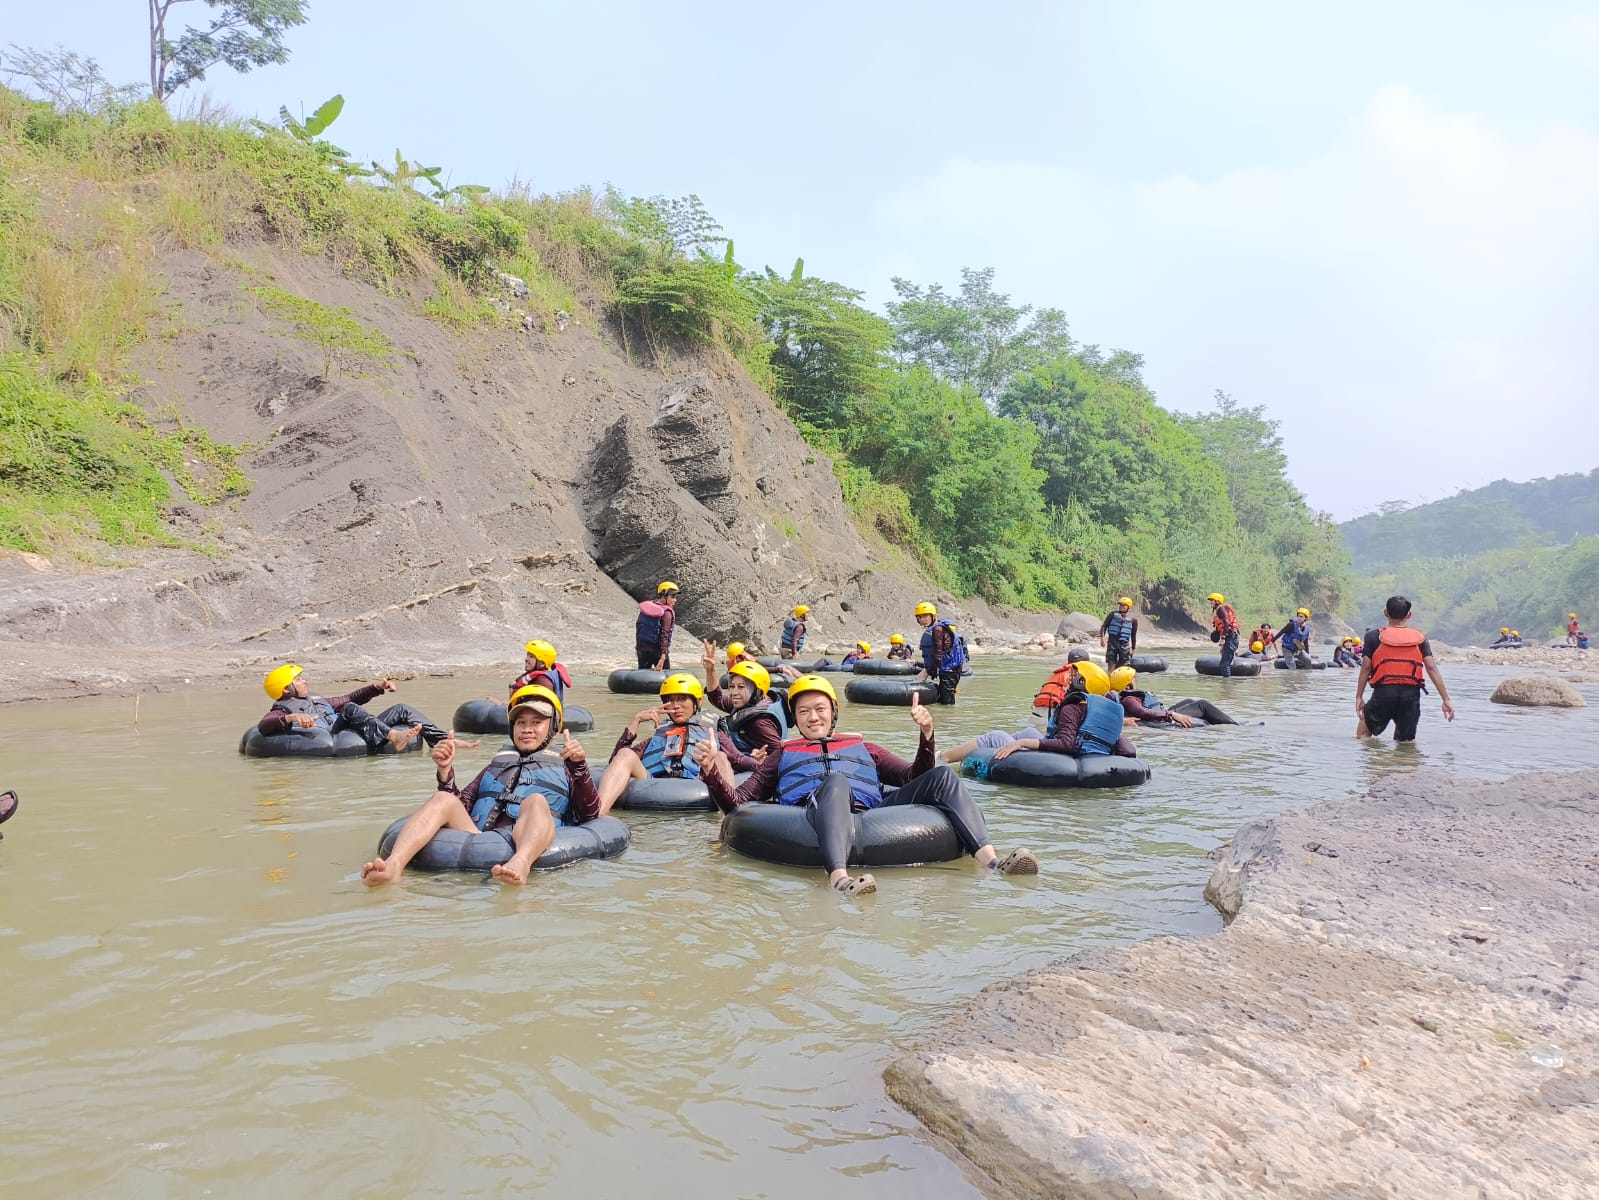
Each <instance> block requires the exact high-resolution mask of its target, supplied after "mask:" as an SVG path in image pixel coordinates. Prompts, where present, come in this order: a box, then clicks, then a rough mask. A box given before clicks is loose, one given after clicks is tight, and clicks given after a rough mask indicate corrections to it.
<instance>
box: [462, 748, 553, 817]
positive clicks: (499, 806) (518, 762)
mask: <svg viewBox="0 0 1599 1200" xmlns="http://www.w3.org/2000/svg"><path fill="white" fill-rule="evenodd" d="M534 792H538V793H539V794H540V795H542V796H543V797H544V798H545V799H546V800H548V801H549V802H550V812H551V814H552V815H553V816H554V817H555V819H556V820H557V821H564V820H565V819H566V813H567V809H568V808H569V807H570V806H571V801H572V789H571V784H570V783H569V782H568V781H567V777H566V763H564V762H562V761H561V756H560V755H559V754H553V753H551V752H550V751H548V750H538V751H535V752H534V753H532V754H529V755H526V756H523V755H521V754H519V753H517V752H516V751H515V750H501V751H500V752H499V753H498V754H496V755H495V756H494V757H493V758H492V759H490V760H489V766H488V770H486V771H485V772H484V773H483V777H482V778H481V779H479V780H478V782H477V798H476V799H475V800H474V801H473V802H472V824H474V825H476V826H477V827H478V828H479V829H481V830H484V831H485V832H487V831H488V830H490V829H492V828H493V827H494V826H495V825H496V824H498V823H499V820H500V818H501V817H502V816H504V817H509V818H510V819H511V820H513V821H514V820H516V819H517V817H519V816H521V815H522V801H523V800H525V799H527V798H528V797H529V796H530V795H532V794H533V793H534Z"/></svg>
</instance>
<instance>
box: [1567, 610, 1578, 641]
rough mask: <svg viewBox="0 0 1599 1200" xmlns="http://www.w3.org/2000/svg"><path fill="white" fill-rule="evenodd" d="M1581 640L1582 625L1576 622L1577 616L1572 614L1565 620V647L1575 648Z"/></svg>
mask: <svg viewBox="0 0 1599 1200" xmlns="http://www.w3.org/2000/svg"><path fill="white" fill-rule="evenodd" d="M1581 640H1582V625H1581V623H1580V622H1579V621H1578V620H1577V614H1576V613H1572V614H1571V615H1570V616H1568V617H1567V618H1566V645H1568V646H1575V645H1576V644H1577V643H1578V642H1579V641H1581Z"/></svg>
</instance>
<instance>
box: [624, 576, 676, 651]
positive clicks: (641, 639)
mask: <svg viewBox="0 0 1599 1200" xmlns="http://www.w3.org/2000/svg"><path fill="white" fill-rule="evenodd" d="M676 623H677V584H675V583H673V582H672V581H671V580H670V579H666V580H662V581H661V583H660V584H658V585H657V586H656V588H655V599H653V600H640V601H639V606H638V624H637V627H636V628H635V630H634V633H633V640H634V642H635V646H634V649H635V650H636V651H637V652H638V669H639V670H640V671H670V670H671V669H672V626H673V625H675V624H676Z"/></svg>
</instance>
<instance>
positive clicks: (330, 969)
mask: <svg viewBox="0 0 1599 1200" xmlns="http://www.w3.org/2000/svg"><path fill="white" fill-rule="evenodd" d="M1051 665H1053V664H1052V663H1050V662H1046V661H1044V660H1029V661H1028V662H1026V663H1021V662H1015V661H1012V662H1003V663H995V662H988V661H980V663H979V672H980V673H979V674H978V675H977V676H975V677H974V678H972V679H971V680H969V681H968V683H967V687H966V689H965V691H964V693H963V696H962V703H961V704H960V706H959V707H958V708H956V709H955V710H954V711H953V712H949V711H945V710H938V709H935V710H934V712H935V718H936V720H937V721H938V724H939V729H940V736H941V739H942V740H943V741H944V743H945V744H951V743H952V741H953V740H958V738H960V737H966V736H971V735H973V734H976V733H980V732H982V731H984V730H986V729H989V728H992V727H1005V728H1012V727H1014V726H1016V725H1017V724H1018V723H1020V721H1019V718H1022V717H1024V716H1025V713H1026V710H1027V707H1028V702H1029V699H1030V696H1031V693H1032V691H1033V690H1034V688H1035V686H1036V685H1037V683H1038V682H1040V681H1041V679H1042V678H1043V676H1044V675H1045V674H1047V671H1048V668H1049V667H1050V666H1051ZM1173 668H1174V669H1173V670H1172V671H1171V672H1169V673H1167V674H1166V675H1164V676H1160V677H1154V676H1151V677H1148V678H1147V679H1146V682H1147V683H1149V684H1151V685H1153V686H1155V687H1156V689H1157V690H1158V691H1160V692H1161V693H1162V694H1163V695H1164V696H1165V697H1166V698H1167V699H1169V700H1170V699H1176V698H1178V697H1180V696H1184V695H1203V696H1208V697H1210V698H1212V699H1214V700H1216V701H1217V702H1218V703H1220V704H1222V705H1223V707H1225V708H1227V709H1229V710H1230V711H1232V712H1233V713H1234V715H1236V716H1237V717H1238V718H1239V719H1240V720H1246V719H1247V720H1253V721H1264V722H1266V723H1265V724H1264V725H1263V726H1251V727H1245V728H1240V729H1213V730H1205V731H1193V732H1187V733H1184V732H1158V731H1148V732H1143V733H1140V734H1139V735H1138V743H1139V750H1140V753H1141V755H1143V756H1144V757H1146V758H1148V759H1150V760H1151V761H1152V762H1153V763H1154V764H1155V767H1156V772H1155V777H1154V779H1153V780H1152V781H1151V782H1150V783H1149V784H1148V785H1147V786H1145V787H1143V788H1141V789H1135V790H1130V791H1119V792H1079V793H1075V794H1066V795H1064V796H1045V795H1041V794H1038V793H1029V792H1026V791H1021V790H1009V789H1003V788H996V787H992V786H989V785H986V784H978V785H974V787H975V790H976V791H977V793H978V795H979V798H980V800H981V802H982V804H983V806H984V808H985V810H986V812H987V814H988V817H989V823H990V826H991V829H992V831H993V834H994V837H995V841H996V844H997V845H998V846H999V847H1000V850H1001V852H1002V853H1003V852H1004V850H1005V849H1007V848H1009V847H1012V846H1016V845H1020V844H1025V845H1029V846H1031V847H1032V848H1033V849H1034V850H1036V851H1037V852H1038V853H1039V856H1040V858H1041V859H1042V862H1043V870H1044V873H1043V874H1042V875H1041V876H1040V877H1039V878H1038V879H1037V880H1036V881H1022V882H1013V881H1009V880H1001V879H980V878H978V877H977V875H976V872H975V869H974V868H973V867H972V865H971V862H970V860H966V861H965V862H962V863H960V864H948V865H944V866H939V867H931V868H926V869H921V870H914V871H893V870H887V871H879V872H877V874H878V879H879V883H880V885H881V886H882V891H881V892H880V893H879V894H878V895H877V896H876V897H872V898H865V899H862V900H860V901H851V900H847V899H843V898H840V897H838V896H836V895H834V894H833V893H831V892H829V891H828V890H826V888H825V887H824V886H823V884H822V876H821V872H819V871H814V872H804V871H791V870H786V869H782V868H775V867H768V866H766V865H763V864H760V863H756V862H752V861H750V860H747V859H742V858H740V857H738V856H736V855H734V854H731V853H730V852H728V851H726V850H725V849H723V848H721V847H719V846H718V845H716V844H715V833H716V823H715V821H714V819H713V818H711V817H710V816H704V817H695V816H683V817H672V816H643V817H629V818H628V819H629V823H630V824H631V826H632V828H633V838H634V841H633V848H632V849H631V850H630V851H629V852H628V853H627V854H626V855H624V856H623V857H621V858H620V859H617V860H615V861H613V862H609V863H585V864H580V865H578V866H576V867H574V868H571V869H569V870H565V871H560V872H554V873H550V874H541V875H538V876H536V877H535V878H534V880H533V881H532V882H531V883H530V884H529V886H528V887H526V888H525V889H521V890H516V889H504V888H501V887H499V886H497V885H494V884H489V883H486V882H484V881H483V880H481V879H479V878H476V877H463V876H451V877H429V876H424V875H415V874H413V875H411V876H410V877H409V879H408V882H407V883H406V884H404V885H403V886H402V887H400V888H398V889H395V888H390V889H385V890H381V891H379V892H377V893H370V892H368V891H367V889H365V888H363V887H362V886H361V885H360V883H359V882H358V879H357V876H356V871H357V869H358V868H359V866H360V864H361V863H362V862H364V861H365V860H366V859H367V858H369V857H370V856H371V854H372V850H373V847H374V845H375V843H376V839H377V836H378V834H379V832H380V831H381V830H382V829H383V828H384V826H385V825H386V824H387V823H388V822H389V821H390V820H392V819H393V818H394V817H395V816H397V815H401V814H403V813H405V812H407V811H409V810H410V809H412V808H415V807H416V805H417V804H418V803H420V801H421V800H422V799H423V798H425V796H426V795H427V793H428V791H429V783H430V778H431V777H430V768H431V764H430V763H429V762H428V761H427V759H426V758H425V757H424V756H421V755H416V756H410V757H406V758H404V759H379V760H370V761H356V762H322V763H302V762H281V761H280V762H273V761H251V760H244V759H241V758H240V757H239V756H238V755H237V753H236V752H235V749H234V748H235V746H236V744H237V740H238V736H239V733H240V732H241V731H242V729H243V728H244V727H245V726H246V725H247V724H248V723H249V722H250V721H251V720H253V719H254V718H255V717H257V716H259V714H260V711H261V706H262V705H261V702H262V697H261V696H260V693H259V691H257V690H256V689H254V688H253V687H251V686H242V685H241V687H240V688H239V689H238V690H237V691H236V692H235V693H231V694H227V695H214V694H193V695H187V696H146V697H144V698H143V702H142V704H141V705H140V708H139V718H140V719H139V724H138V726H137V727H135V726H134V723H133V716H134V706H133V702H132V701H131V700H120V699H95V700H86V701H78V702H73V703H70V704H57V705H50V706H43V707H34V708H30V709H21V708H18V707H16V706H12V707H9V708H7V709H5V710H4V720H5V726H4V732H3V733H0V781H3V782H0V786H5V787H16V788H18V789H19V791H20V792H21V793H22V797H23V808H22V811H21V813H20V815H19V816H18V818H17V820H15V821H14V822H12V823H11V824H9V825H7V826H6V829H5V832H6V834H7V836H6V838H5V840H4V842H3V843H0V995H3V997H4V1009H3V1015H0V1145H3V1147H4V1149H3V1152H0V1190H3V1192H4V1194H5V1195H7V1196H35V1195H76V1194H83V1193H95V1194H103V1195H116V1196H126V1197H142V1196H151V1197H156V1196H161V1197H165V1196H190V1195H206V1194H215V1195H227V1196H244V1195H263V1196H265V1195H271V1196H282V1195H310V1194H315V1195H321V1196H368V1195H374V1194H378V1193H380V1192H391V1193H394V1194H397V1195H407V1196H412V1195H469V1194H495V1195H498V1194H513V1193H514V1194H527V1193H530V1192H532V1191H534V1190H540V1189H547V1194H551V1195H576V1194H587V1195H594V1196H611V1195H617V1194H620V1193H622V1192H624V1191H625V1192H628V1193H631V1194H634V1195H640V1196H668V1195H681V1194H684V1193H687V1192H689V1191H690V1190H691V1189H693V1190H697V1191H699V1192H701V1193H703V1194H705V1195H708V1196H735V1195H736V1196H769V1197H811V1196H814V1195H815V1194H816V1193H817V1189H818V1188H824V1187H825V1188H827V1189H828V1195H829V1196H830V1197H844V1196H861V1197H867V1196H870V1197H873V1198H880V1197H901V1196H903V1197H910V1196H913V1195H915V1196H929V1195H934V1196H951V1195H976V1194H977V1193H976V1192H975V1190H974V1189H972V1187H971V1186H970V1184H969V1183H967V1182H966V1181H965V1180H964V1179H963V1177H962V1175H961V1172H960V1169H959V1167H957V1166H956V1165H955V1164H954V1163H952V1162H951V1161H950V1160H948V1159H947V1158H945V1157H944V1155H943V1154H942V1153H941V1152H939V1151H938V1150H937V1149H936V1148H934V1147H932V1146H930V1145H929V1144H928V1143H926V1141H925V1140H923V1139H922V1137H921V1136H920V1135H919V1133H918V1132H917V1130H916V1127H915V1124H914V1122H913V1121H912V1120H911V1119H910V1118H909V1117H907V1116H906V1115H905V1114H904V1113H902V1112H900V1111H899V1110H898V1109H897V1108H895V1107H894V1106H893V1105H892V1104H891V1103H889V1102H888V1101H887V1100H886V1099H885V1098H884V1096H883V1092H882V1085H881V1080H880V1073H881V1070H882V1067H883V1065H884V1064H885V1062H886V1061H887V1059H888V1057H889V1056H890V1055H891V1053H892V1047H893V1045H894V1044H896V1043H902V1042H906V1041H909V1040H913V1039H916V1038H919V1037H921V1036H923V1035H925V1034H926V1033H927V1032H928V1031H929V1030H930V1029H931V1028H932V1027H933V1026H934V1025H935V1024H936V1022H937V1021H938V1020H939V1019H940V1018H941V1017H943V1016H944V1015H946V1014H947V1013H949V1012H950V1011H951V1009H952V1007H953V1006H954V1004H955V1003H956V1002H958V1001H959V1000H961V999H962V998H964V997H966V996H969V995H971V994H972V993H974V992H976V991H977V990H978V989H979V988H981V987H983V986H984V985H985V984H988V983H991V982H993V981H995V980H997V979H999V978H1002V977H1004V976H1007V975H1011V974H1014V973H1016V972H1018V971H1021V970H1024V969H1027V968H1030V967H1036V966H1040V965H1042V964H1044V963H1047V962H1049V961H1051V960H1053V959H1056V958H1059V957H1061V956H1063V955H1067V954H1071V953H1073V952H1075V951H1077V950H1081V949H1084V948H1086V947H1090V946H1096V945H1106V944H1125V943H1127V942H1130V941H1133V940H1136V939H1139V938H1144V937H1148V936H1151V935H1155V934H1166V933H1181V934H1203V933H1209V932H1212V931H1214V930H1215V929H1216V928H1218V926H1219V921H1218V919H1217V917H1216V916H1215V914H1214V913H1213V912H1212V911H1211V910H1210V909H1209V908H1208V907H1207V906H1206V905H1205V904H1204V903H1203V901H1202V900H1201V897H1200V888H1201V887H1202V885H1203V883H1204V880H1205V877H1206V876H1207V874H1208V873H1209V869H1210V864H1209V861H1208V859H1207V857H1206V855H1207V853H1208V852H1209V851H1210V850H1211V849H1212V848H1213V847H1214V846H1215V845H1216V844H1217V842H1218V841H1220V840H1221V839H1222V838H1224V837H1226V836H1228V835H1229V834H1230V833H1231V832H1232V831H1233V830H1234V829H1236V828H1237V827H1238V826H1239V825H1240V824H1241V823H1243V822H1244V821H1246V820H1248V819H1250V818H1251V817H1254V816H1257V815H1260V814H1262V813H1269V812H1273V811H1276V810H1278V809H1281V808H1284V807H1287V806H1289V805H1292V804H1297V803H1302V802H1308V801H1313V800H1316V799H1321V798H1324V797H1327V796H1333V795H1339V794H1343V793H1345V792H1348V791H1351V790H1360V789H1364V788H1365V787H1366V786H1368V785H1369V784H1371V783H1372V782H1373V781H1374V780H1375V779H1377V778H1378V777H1379V776H1381V775H1383V774H1384V773H1387V772H1390V771H1408V770H1413V769H1415V768H1416V766H1418V765H1425V766H1428V767H1441V768H1444V769H1446V770H1450V771H1453V772H1455V773H1458V774H1462V775H1468V776H1478V777H1502V776H1504V775H1506V774H1509V773H1510V772H1512V771H1516V770H1522V769H1531V768H1577V767H1591V766H1594V765H1596V762H1595V749H1594V748H1595V746H1596V744H1599V742H1596V739H1595V737H1594V733H1595V717H1594V715H1593V710H1592V709H1583V710H1574V711H1562V710H1516V709H1505V708H1500V707H1497V706H1491V705H1489V704H1487V702H1486V701H1487V695H1488V692H1489V691H1490V690H1491V688H1492V685H1493V683H1494V682H1495V681H1496V679H1497V673H1495V672H1493V671H1492V670H1491V669H1489V668H1471V667H1460V666H1455V667H1449V668H1446V671H1447V677H1448V679H1449V681H1450V685H1451V690H1452V691H1453V693H1454V696H1455V699H1456V701H1457V704H1458V706H1459V708H1460V709H1461V712H1462V718H1461V720H1460V721H1458V722H1456V724H1455V725H1453V726H1446V725H1445V724H1444V722H1443V720H1442V718H1441V717H1440V716H1439V713H1438V707H1437V701H1436V699H1435V698H1433V697H1428V698H1427V700H1426V701H1425V703H1426V710H1425V716H1424V717H1423V723H1422V732H1421V738H1422V742H1421V747H1420V749H1419V750H1411V749H1400V748H1396V747H1394V746H1393V745H1392V744H1391V743H1384V744H1381V745H1373V744H1366V745H1360V744H1357V743H1355V742H1354V741H1353V740H1352V738H1351V736H1350V735H1351V732H1352V727H1353V720H1354V714H1353V711H1352V697H1351V693H1352V689H1353V672H1348V671H1327V672H1318V673H1316V674H1300V673H1293V674H1289V673H1287V672H1278V673H1268V674H1267V675H1266V676H1265V677H1263V678H1261V679H1258V680H1236V681H1232V682H1231V683H1228V682H1226V681H1222V680H1216V679H1205V678H1201V677H1199V676H1195V675H1193V674H1191V673H1189V668H1188V666H1187V662H1186V660H1185V661H1176V660H1175V659H1174V661H1173ZM331 684H332V681H330V690H332V688H331ZM501 686H502V681H500V680H499V679H498V678H492V679H491V678H486V677H477V678H470V679H465V680H461V679H457V680H445V679H425V680H418V681H415V682H412V683H408V684H405V685H404V686H403V687H402V689H401V694H400V698H403V699H405V700H407V701H409V702H410V703H412V704H415V705H417V706H418V707H420V708H422V709H423V710H424V711H426V712H428V713H430V714H431V715H433V716H434V717H435V718H437V719H441V720H442V719H444V718H447V717H448V716H449V714H450V713H451V712H452V711H453V710H454V707H455V705H456V704H457V703H458V702H460V701H461V700H464V699H466V698H468V697H471V696H473V695H483V694H489V693H494V694H498V692H499V689H500V687H501ZM578 698H579V699H581V700H582V701H584V702H586V703H588V704H589V706H590V707H591V708H592V709H593V710H594V711H595V713H596V716H597V717H599V725H600V729H599V731H597V732H596V733H591V734H585V735H582V738H583V741H584V743H585V745H587V746H588V748H589V751H590V755H591V757H592V758H595V759H597V760H598V759H603V758H604V757H605V756H606V755H607V754H608V753H609V748H610V742H611V740H612V739H613V738H614V736H615V734H616V732H617V731H618V730H619V729H620V727H621V725H622V723H623V722H624V721H625V719H626V717H627V716H628V715H629V714H630V713H631V712H632V711H634V710H635V709H636V708H637V707H640V706H642V704H643V701H642V700H641V699H640V698H637V697H613V696H609V695H607V694H606V693H604V692H603V690H601V688H600V685H599V682H598V680H595V679H584V680H580V690H579V692H578ZM846 714H847V715H846V718H845V724H846V725H848V726H850V727H853V728H856V729H859V730H860V731H862V732H864V733H867V734H868V735H871V736H874V737H877V738H879V739H880V740H882V741H884V742H885V743H886V744H888V745H890V746H891V747H894V748H896V749H900V750H902V751H908V750H909V749H910V748H911V747H912V745H913V738H912V736H911V725H910V719H909V716H908V714H907V713H906V712H905V710H903V709H874V708H866V707H858V706H847V707H846ZM80 731H82V732H80ZM490 748H491V747H490V746H489V745H487V744H486V745H485V746H484V747H483V748H482V749H480V750H478V751H474V752H464V754H463V757H464V758H465V759H466V760H467V763H468V764H469V765H472V766H473V767H474V769H475V765H477V764H480V763H481V762H482V761H484V760H485V759H486V757H487V754H486V752H487V751H488V750H489V749H490Z"/></svg>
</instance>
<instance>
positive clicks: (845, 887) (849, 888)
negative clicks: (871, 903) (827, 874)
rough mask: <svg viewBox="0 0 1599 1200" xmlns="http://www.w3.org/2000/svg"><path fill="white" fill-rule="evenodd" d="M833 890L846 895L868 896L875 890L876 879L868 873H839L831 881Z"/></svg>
mask: <svg viewBox="0 0 1599 1200" xmlns="http://www.w3.org/2000/svg"><path fill="white" fill-rule="evenodd" d="M833 890H834V891H835V892H843V893H844V894H845V895H846V896H869V895H871V894H872V893H873V892H875V891H876V890H877V880H875V879H873V878H872V877H871V876H870V875H840V876H839V877H838V878H837V879H836V880H834V881H833Z"/></svg>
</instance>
